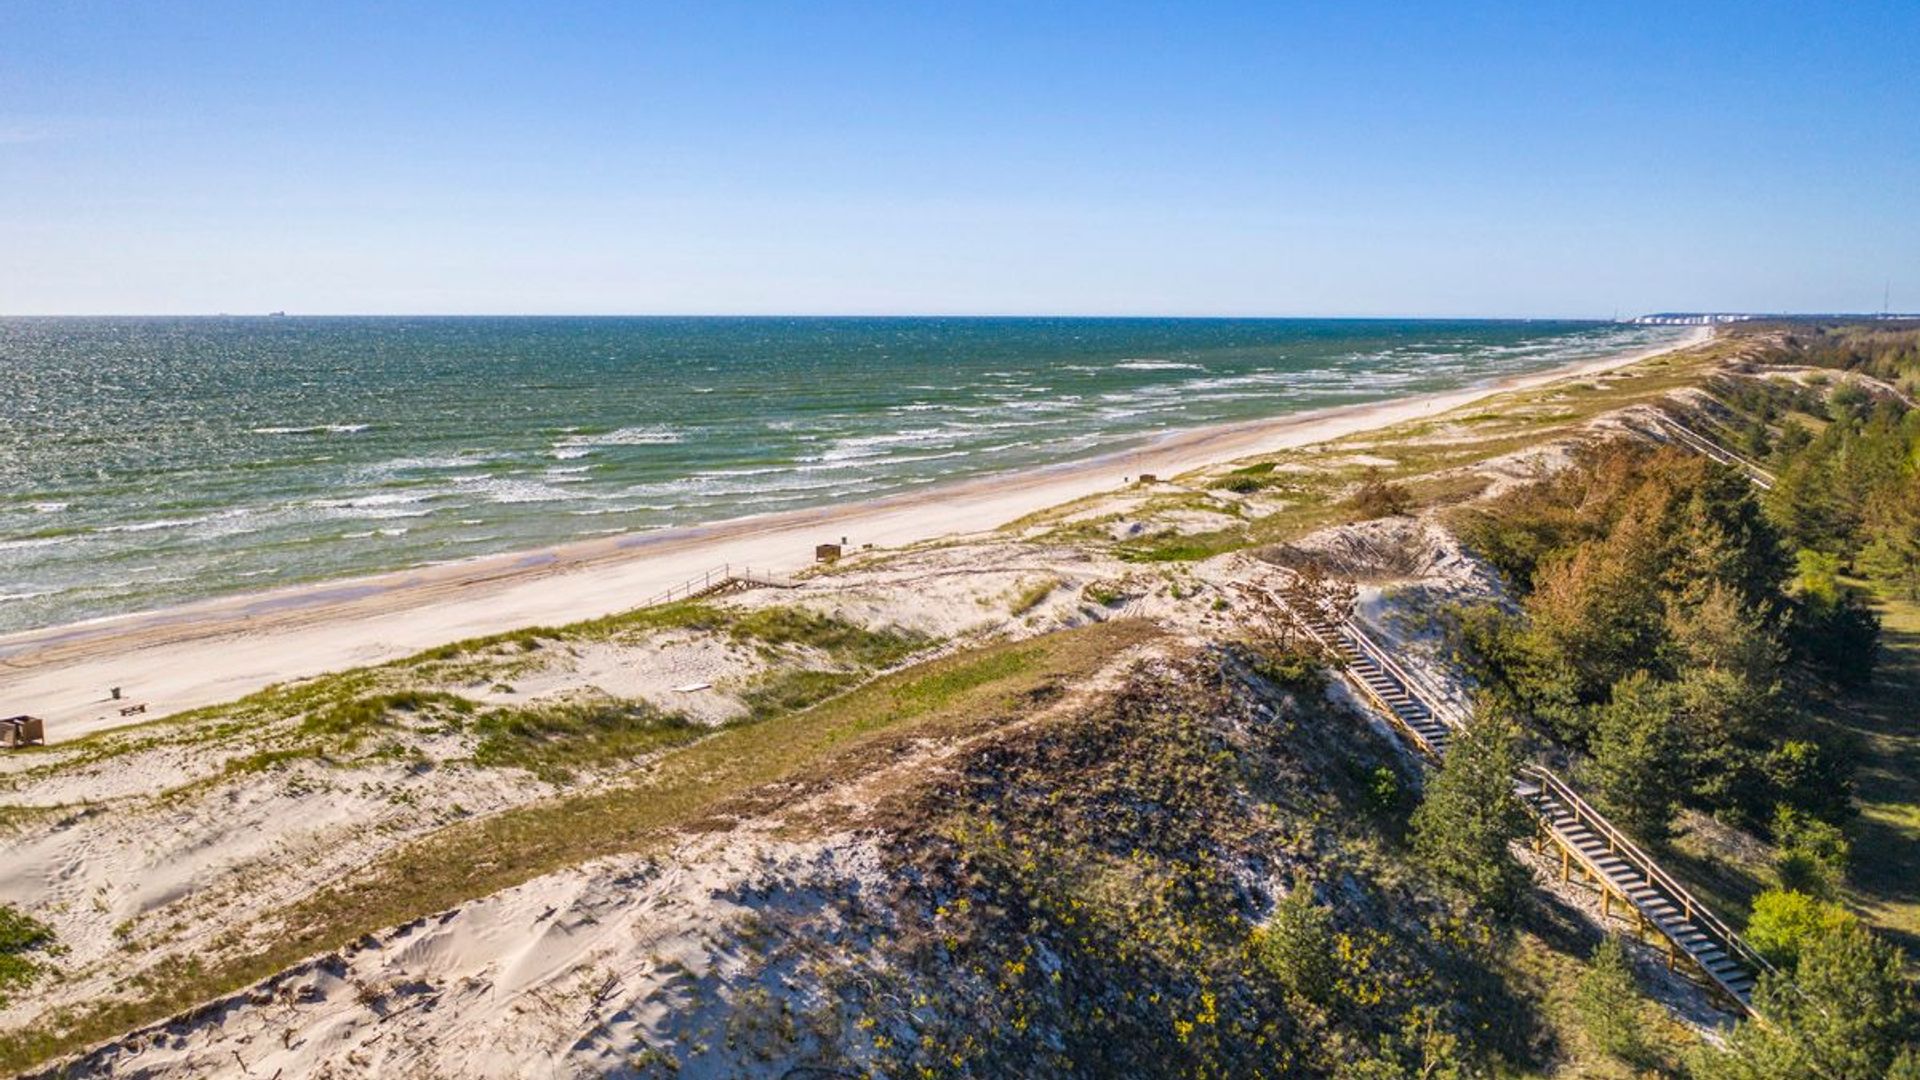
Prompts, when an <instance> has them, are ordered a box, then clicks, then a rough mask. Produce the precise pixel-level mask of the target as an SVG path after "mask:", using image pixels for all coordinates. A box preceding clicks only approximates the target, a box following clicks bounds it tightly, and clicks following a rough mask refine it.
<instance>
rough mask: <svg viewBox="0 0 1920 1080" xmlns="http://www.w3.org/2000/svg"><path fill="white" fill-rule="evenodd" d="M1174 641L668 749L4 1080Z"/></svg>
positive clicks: (1142, 637)
mask: <svg viewBox="0 0 1920 1080" xmlns="http://www.w3.org/2000/svg"><path fill="white" fill-rule="evenodd" d="M1159 634H1160V631H1159V630H1157V629H1155V628H1153V627H1152V626H1150V625H1148V624H1145V623H1140V622H1134V621H1127V620H1119V621H1115V622H1109V623H1099V624H1094V625H1092V626H1087V627H1083V628H1080V629H1076V630H1068V631H1061V632H1059V633H1055V634H1050V635H1047V636H1044V637H1040V638H1035V639H1032V640H1029V641H1024V642H1017V643H1003V644H998V645H993V646H988V647H985V648H981V649H975V650H970V651H967V652H961V653H956V654H954V655H952V656H947V657H942V658H940V659H937V660H932V661H929V662H926V663H922V664H919V665H915V666H913V667H909V668H906V669H903V670H901V671H898V672H895V673H892V674H890V675H886V676H883V677H881V678H879V679H876V680H874V681H872V682H870V683H867V684H865V685H863V686H860V687H858V688H857V689H854V690H852V691H850V692H848V693H846V694H844V695H842V696H840V697H837V698H833V699H831V700H829V701H825V702H822V703H821V704H819V705H816V706H814V707H813V708H811V709H806V710H803V711H794V712H787V713H785V714H782V715H779V716H776V717H773V718H771V719H768V720H765V721H762V722H760V723H751V724H743V725H739V726H735V727H730V728H726V729H723V730H721V731H719V732H717V733H715V734H713V735H710V736H707V737H705V738H702V739H699V740H698V741H695V742H692V743H689V744H686V745H683V746H680V747H677V748H673V749H668V750H666V751H664V752H663V753H662V754H661V755H660V756H659V757H657V758H656V759H654V760H653V761H652V762H650V763H648V764H646V765H644V766H642V767H640V768H638V769H635V770H634V771H633V772H631V773H629V774H627V775H626V776H624V777H623V778H621V780H620V782H617V783H615V784H612V785H610V786H607V787H602V788H599V789H596V790H594V791H591V792H582V793H575V794H570V795H564V796H561V797H558V798H555V799H552V800H549V801H546V802H541V803H538V804H534V805H530V806H523V807H519V808H516V809H513V810H508V811H506V812H504V813H501V814H498V815H494V816H492V817H487V818H481V819H475V820H470V821H464V822H460V823H457V824H454V825H450V826H448V827H447V828H445V829H442V830H440V831H439V832H436V833H434V834H432V835H430V836H428V837H425V838H424V839H422V840H420V841H418V842H415V843H413V844H411V845H408V846H406V847H403V848H401V849H399V850H397V851H395V852H392V853H390V854H388V855H386V856H385V857H383V858H381V859H380V860H378V861H376V862H374V863H373V864H372V865H369V866H367V867H366V868H364V870H363V871H361V872H359V873H357V874H356V875H355V876H354V877H353V878H352V879H351V880H349V881H342V882H340V883H338V884H336V885H334V886H332V887H330V888H328V889H325V890H322V891H321V892H319V893H316V894H314V895H311V896H309V897H307V898H305V899H303V900H301V901H299V902H297V903H295V904H293V905H291V906H290V907H288V908H285V909H283V910H282V911H280V912H278V913H277V914H276V915H274V916H270V917H269V918H268V919H266V920H263V924H264V925H266V926H270V927H272V928H273V929H272V932H271V933H263V934H260V935H257V936H256V937H255V938H253V939H251V940H250V941H248V942H246V943H241V944H235V945H233V946H231V948H230V951H228V952H226V953H225V954H219V953H208V954H206V955H204V956H201V957H196V958H194V959H193V960H191V961H187V962H177V963H170V964H165V965H161V966H159V968H158V969H157V970H152V971H149V972H147V973H145V974H143V975H142V976H140V977H137V978H135V979H131V980H129V981H128V984H127V990H128V994H127V996H124V997H121V998H117V999H115V1000H111V1001H102V1002H99V1003H97V1004H94V1005H92V1006H89V1007H84V1008H78V1009H72V1010H64V1011H62V1012H60V1013H58V1014H55V1015H54V1016H51V1017H48V1018H46V1019H45V1020H44V1021H43V1022H42V1023H40V1024H37V1025H36V1026H35V1027H34V1028H33V1029H32V1030H26V1031H14V1032H9V1033H6V1034H4V1035H0V1072H13V1071H19V1070H23V1069H25V1068H28V1067H30V1066H32V1065H34V1064H36V1063H39V1062H44V1061H46V1060H48V1059H50V1058H53V1057H56V1056H58V1055H60V1054H64V1053H70V1052H73V1051H75V1050H77V1049H80V1048H81V1047H84V1046H87V1045H90V1044H92V1043H95V1042H98V1041H100V1040H103V1039H106V1038H110V1037H112V1036H115V1035H118V1034H122V1033H124V1032H127V1031H129V1030H132V1029H134V1028H137V1027H141V1026H143V1025H145V1024H149V1023H153V1022H155V1021H157V1020H160V1019H163V1018H165V1017H167V1016H169V1015H172V1014H175V1013H178V1012H180V1011H182V1010H185V1009H189V1008H192V1007H194V1006H196V1005H199V1004H201V1003H203V1002H206V1001H208V1000H210V999H212V998H215V997H218V996H220V995H222V994H226V993H230V992H233V991H235V990H238V989H240V988H242V987H244V986H246V985H248V984H250V983H253V982H256V981H258V980H260V979H262V978H265V977H267V976H269V975H272V974H273V973H274V972H277V971H279V970H281V969H283V968H286V967H288V966H290V965H292V964H294V963H296V962H298V961H300V960H302V959H304V958H306V957H309V956H313V955H316V954H319V953H324V952H327V951H329V950H332V949H337V948H340V947H341V946H343V945H345V944H347V943H348V942H351V941H353V940H356V939H358V938H360V937H362V936H364V935H366V934H369V933H372V932H374V931H377V930H379V929H381V928H384V927H388V926H394V925H397V924H400V923H405V922H407V921H409V920H412V919H415V918H419V917H421V916H424V915H428V914H432V913H433V912H436V911H442V910H445V909H447V908H450V907H453V906H455V905H457V904H460V903H462V902H464V901H467V900H471V899H474V898H476V897H480V896H485V895H488V894H490V893H493V892H496V891H498V890H500V889H503V888H507V887H510V886H513V885H517V884H520V883H522V882H525V881H528V880H530V879H532V878H535V877H538V876H540V875H541V874H545V873H550V872H552V871H555V870H558V869H562V868H564V867H568V866H573V865H577V864H579V863H581V862H584V861H586V860H589V859H593V858H598V857H602V856H608V855H619V854H634V853H645V852H650V851H657V850H660V849H661V848H663V847H665V846H666V844H667V843H669V842H670V841H671V840H672V839H673V837H674V836H676V835H679V834H680V833H682V832H683V831H684V830H687V829H691V828H700V827H703V826H710V825H713V824H717V823H724V822H726V821H730V820H733V819H734V818H735V817H737V816H738V815H740V814H742V813H747V812H753V811H764V810H769V809H776V808H778V807H779V806H781V805H783V804H784V803H785V802H786V801H787V800H789V799H790V798H791V796H792V792H793V788H794V786H795V785H800V786H809V785H818V784H827V783H831V782H836V781H840V780H844V779H846V778H848V777H850V776H855V775H859V774H860V773H861V772H862V771H864V770H866V769H869V768H871V767H872V766H873V764H874V763H875V762H876V761H880V760H886V759H887V758H888V757H889V756H891V755H893V754H895V753H897V752H899V751H900V750H901V748H903V747H904V746H906V745H907V744H908V743H910V742H912V741H914V740H919V739H925V738H929V737H943V736H945V737H953V736H959V735H964V734H967V733H969V732H974V731H979V730H983V729H986V728H990V727H992V726H994V725H997V724H1000V723H1004V722H1008V721H1012V720H1018V719H1022V718H1024V717H1026V716H1029V715H1031V713H1032V710H1033V708H1034V705H1035V703H1036V702H1038V701H1043V700H1046V699H1048V698H1050V697H1052V696H1054V695H1057V694H1060V693H1062V692H1064V690H1065V688H1067V687H1071V686H1074V685H1077V684H1079V683H1082V682H1083V681H1084V680H1085V679H1087V678H1088V677H1089V676H1091V675H1092V674H1093V673H1094V672H1096V671H1098V670H1099V669H1101V668H1102V667H1104V666H1106V665H1107V664H1109V663H1111V662H1113V660H1114V658H1115V657H1116V656H1118V655H1119V654H1121V653H1123V652H1124V651H1125V650H1127V649H1128V648H1129V647H1131V646H1134V645H1137V644H1140V643H1143V642H1146V641H1150V640H1152V639H1154V638H1156V637H1157V636H1159ZM769 785H778V787H777V789H774V788H769ZM761 789H767V790H764V791H763V790H761Z"/></svg>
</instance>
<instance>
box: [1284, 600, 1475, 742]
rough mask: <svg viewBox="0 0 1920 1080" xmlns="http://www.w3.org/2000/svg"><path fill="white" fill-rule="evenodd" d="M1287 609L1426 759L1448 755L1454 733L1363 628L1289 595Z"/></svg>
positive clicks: (1310, 602) (1315, 603) (1297, 622)
mask: <svg viewBox="0 0 1920 1080" xmlns="http://www.w3.org/2000/svg"><path fill="white" fill-rule="evenodd" d="M1283 605H1284V606H1285V607H1286V609H1287V610H1288V611H1289V612H1290V613H1292V614H1293V616H1294V621H1295V623H1296V624H1297V625H1299V626H1300V627H1301V629H1303V630H1305V631H1306V632H1307V634H1308V635H1309V636H1310V637H1312V638H1313V639H1314V640H1315V641H1316V642H1318V643H1319V644H1320V647H1321V648H1323V649H1325V650H1326V651H1327V652H1328V653H1329V654H1331V655H1332V656H1333V657H1334V658H1336V659H1337V660H1339V662H1340V673H1341V674H1342V675H1344V676H1346V679H1347V682H1348V683H1350V684H1351V685H1352V686H1353V688H1354V689H1355V690H1358V691H1359V692H1360V695H1361V696H1362V697H1363V698H1365V699H1367V700H1368V701H1369V702H1371V703H1372V704H1373V706H1374V708H1376V709H1377V710H1379V711H1380V712H1381V713H1383V714H1384V715H1385V716H1386V717H1387V719H1389V720H1390V721H1392V722H1393V725H1394V726H1395V727H1397V728H1399V729H1400V730H1401V731H1403V732H1405V733H1406V734H1407V735H1408V736H1409V737H1411V738H1412V740H1413V744H1414V746H1415V748H1416V749H1418V750H1419V751H1420V753H1421V754H1423V755H1425V756H1426V757H1428V758H1430V759H1431V760H1433V761H1435V762H1438V761H1439V760H1440V759H1441V758H1443V757H1445V756H1446V753H1447V744H1448V742H1449V741H1450V740H1451V739H1452V731H1451V730H1450V728H1449V727H1448V725H1447V724H1446V723H1445V722H1444V721H1443V720H1441V719H1440V718H1439V717H1437V716H1435V715H1434V712H1433V709H1432V708H1431V707H1430V706H1428V705H1427V704H1426V703H1425V702H1424V701H1422V700H1420V698H1419V697H1417V696H1415V693H1414V689H1413V686H1412V685H1411V681H1412V680H1411V678H1410V677H1409V676H1408V675H1407V674H1406V673H1405V672H1404V671H1401V670H1400V666H1399V665H1398V664H1396V663H1394V661H1393V659H1392V658H1391V657H1389V656H1388V655H1387V654H1386V652H1385V651H1384V650H1381V649H1379V648H1377V647H1375V646H1374V644H1373V642H1372V640H1371V639H1370V638H1368V637H1366V636H1365V634H1364V632H1362V631H1361V630H1360V629H1359V627H1356V626H1354V625H1353V624H1352V623H1351V622H1347V621H1341V622H1336V621H1335V620H1334V619H1333V618H1332V617H1331V616H1329V615H1328V614H1327V612H1326V611H1325V610H1323V609H1322V608H1321V607H1320V605H1319V604H1318V603H1317V602H1314V601H1313V600H1311V599H1309V598H1305V597H1300V596H1298V595H1294V596H1289V597H1288V598H1287V599H1286V600H1285V601H1283Z"/></svg>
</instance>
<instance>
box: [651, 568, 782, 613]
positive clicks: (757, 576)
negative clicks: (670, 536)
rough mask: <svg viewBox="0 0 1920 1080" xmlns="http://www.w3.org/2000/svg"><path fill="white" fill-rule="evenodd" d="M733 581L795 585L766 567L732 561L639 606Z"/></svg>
mask: <svg viewBox="0 0 1920 1080" xmlns="http://www.w3.org/2000/svg"><path fill="white" fill-rule="evenodd" d="M731 581H744V582H747V583H748V584H752V585H765V586H768V587H769V588H775V589H790V588H792V587H793V582H792V581H791V580H789V579H788V578H785V577H782V576H780V575H778V574H775V573H773V572H772V571H770V570H767V569H766V568H764V567H761V568H758V569H756V568H754V567H751V566H734V565H733V564H732V563H727V564H725V565H722V566H716V567H714V568H713V569H711V570H709V571H707V572H706V573H704V574H701V575H699V576H698V577H692V578H688V579H687V580H686V581H683V582H681V583H680V584H678V585H675V586H673V587H672V588H670V589H667V590H666V591H665V592H661V593H657V594H655V595H653V596H651V597H648V598H647V599H646V600H644V601H642V602H641V603H640V605H639V606H640V607H654V606H656V605H658V604H669V603H672V602H673V601H674V600H675V599H678V598H684V597H688V596H692V595H693V594H695V593H698V592H703V591H705V590H707V589H710V588H713V587H715V586H718V585H725V584H727V583H728V582H731Z"/></svg>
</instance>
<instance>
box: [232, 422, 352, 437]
mask: <svg viewBox="0 0 1920 1080" xmlns="http://www.w3.org/2000/svg"><path fill="white" fill-rule="evenodd" d="M372 426H373V425H371V424H309V425H307V426H305V427H257V428H253V429H251V430H252V431H253V433H254V434H255V435H353V434H357V433H359V432H362V431H365V430H367V429H368V428H369V427H372Z"/></svg>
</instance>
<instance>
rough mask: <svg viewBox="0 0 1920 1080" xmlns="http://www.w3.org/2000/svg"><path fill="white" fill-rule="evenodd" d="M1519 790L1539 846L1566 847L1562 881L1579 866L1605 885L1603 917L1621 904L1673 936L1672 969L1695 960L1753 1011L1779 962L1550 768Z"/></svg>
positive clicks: (1522, 778) (1639, 922)
mask: <svg viewBox="0 0 1920 1080" xmlns="http://www.w3.org/2000/svg"><path fill="white" fill-rule="evenodd" d="M1513 790H1514V794H1515V795H1517V796H1519V798H1520V800H1521V801H1522V802H1523V803H1525V804H1526V805H1527V808H1528V809H1530V810H1532V811H1533V814H1534V817H1535V819H1536V820H1537V821H1538V822H1539V823H1540V826H1541V835H1540V836H1539V837H1537V838H1536V840H1535V846H1536V848H1539V847H1543V846H1544V842H1546V841H1551V842H1552V843H1553V844H1554V846H1556V847H1558V848H1559V849H1560V879H1561V880H1562V881H1565V880H1567V879H1568V877H1569V876H1570V875H1571V873H1572V870H1573V868H1574V867H1575V866H1578V867H1579V868H1580V870H1581V871H1582V873H1583V874H1584V876H1586V877H1587V878H1589V879H1590V880H1592V881H1593V882H1594V883H1595V884H1596V885H1597V886H1599V888H1600V896H1601V901H1600V905H1601V906H1600V910H1601V915H1602V917H1603V918H1604V917H1611V916H1612V914H1613V907H1614V906H1615V904H1616V903H1618V904H1619V905H1620V906H1621V907H1622V908H1623V914H1627V913H1631V915H1632V917H1633V918H1634V920H1635V922H1636V928H1637V929H1638V930H1639V932H1640V933H1642V934H1643V935H1644V934H1646V933H1648V932H1656V933H1658V934H1659V935H1660V936H1661V937H1662V938H1664V939H1665V940H1666V943H1667V967H1668V968H1669V969H1672V968H1673V967H1674V966H1675V964H1676V963H1677V962H1678V961H1679V960H1680V959H1681V958H1682V957H1684V958H1686V959H1687V960H1690V961H1692V962H1693V965H1694V967H1696V968H1697V969H1699V971H1700V972H1701V973H1702V974H1704V975H1705V976H1706V977H1707V979H1708V980H1709V981H1710V982H1711V983H1712V984H1713V985H1714V986H1715V987H1717V988H1718V989H1719V990H1721V991H1722V992H1723V993H1725V994H1726V995H1727V996H1728V997H1730V998H1732V999H1733V1000H1734V1001H1736V1002H1738V1003H1739V1005H1740V1008H1741V1009H1742V1010H1743V1011H1745V1012H1747V1013H1749V1014H1752V1013H1753V988H1754V984H1755V982H1756V981H1757V980H1758V978H1759V976H1760V974H1761V973H1762V972H1772V971H1773V970H1774V969H1773V965H1771V964H1769V963H1767V961H1766V959H1765V958H1764V957H1762V956H1761V955H1760V954H1759V953H1757V952H1755V951H1754V950H1753V948H1752V947H1751V946H1749V945H1748V944H1747V943H1746V942H1745V941H1744V940H1742V939H1741V937H1740V935H1738V934H1736V933H1734V931H1733V928H1732V927H1730V926H1728V925H1727V924H1726V923H1724V922H1722V921H1721V920H1720V918H1719V917H1718V916H1716V915H1715V914H1714V913H1713V911H1712V909H1710V908H1708V907H1707V906H1706V905H1705V904H1703V903H1701V902H1700V901H1699V900H1697V899H1695V898H1694V896H1693V894H1692V893H1689V892H1688V891H1687V890H1686V888H1685V887H1684V886H1682V885H1681V884H1680V883H1679V882H1678V881H1675V880H1674V879H1673V877H1672V876H1671V875H1669V874H1668V873H1667V872H1666V871H1665V870H1663V869H1662V868H1661V867H1660V864H1659V863H1658V862H1656V861H1654V859H1653V858H1652V857H1651V856H1649V855H1648V854H1647V853H1646V852H1645V851H1642V850H1641V849H1640V847H1639V846H1638V845H1636V844H1635V843H1634V842H1633V841H1632V840H1631V839H1629V838H1628V837H1627V836H1626V835H1624V834H1623V833H1621V832H1620V830H1619V829H1617V828H1615V827H1614V826H1613V824H1612V823H1611V822H1609V821H1608V820H1607V819H1606V818H1605V817H1604V816H1603V815H1601V813H1600V812H1599V811H1597V810H1595V809H1594V808H1593V807H1592V806H1590V805H1588V803H1587V801H1586V800H1585V799H1582V798H1581V797H1580V795H1579V793H1578V792H1576V791H1574V790H1573V788H1572V787H1570V786H1569V785H1568V784H1567V783H1566V781H1564V780H1562V779H1560V778H1559V777H1558V776H1556V775H1554V774H1553V773H1552V772H1551V771H1550V770H1548V769H1546V768H1544V767H1542V766H1539V765H1526V766H1523V767H1522V768H1521V770H1520V775H1519V777H1518V778H1516V779H1515V781H1514V786H1513Z"/></svg>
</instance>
